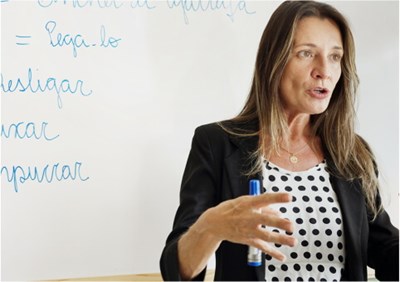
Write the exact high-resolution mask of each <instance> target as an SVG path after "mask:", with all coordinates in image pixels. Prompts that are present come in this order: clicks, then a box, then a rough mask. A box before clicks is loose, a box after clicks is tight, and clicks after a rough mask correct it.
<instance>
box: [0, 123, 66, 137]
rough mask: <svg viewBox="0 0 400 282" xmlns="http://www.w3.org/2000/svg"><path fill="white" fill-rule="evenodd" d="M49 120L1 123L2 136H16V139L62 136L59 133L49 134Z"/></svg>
mask: <svg viewBox="0 0 400 282" xmlns="http://www.w3.org/2000/svg"><path fill="white" fill-rule="evenodd" d="M48 125H49V123H48V122H45V121H43V122H41V123H40V124H36V123H35V122H24V121H21V122H18V123H11V124H9V125H5V124H2V125H1V137H2V138H7V139H8V138H15V139H36V140H40V139H44V140H46V141H53V140H55V139H57V138H58V137H60V135H59V134H57V135H53V136H49V135H48V133H47V126H48Z"/></svg>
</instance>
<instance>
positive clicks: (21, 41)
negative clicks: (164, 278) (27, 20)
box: [15, 35, 32, 46]
mask: <svg viewBox="0 0 400 282" xmlns="http://www.w3.org/2000/svg"><path fill="white" fill-rule="evenodd" d="M15 37H16V38H17V45H19V46H26V45H29V44H30V43H29V42H27V41H29V40H30V39H31V38H32V36H29V35H16V36H15Z"/></svg>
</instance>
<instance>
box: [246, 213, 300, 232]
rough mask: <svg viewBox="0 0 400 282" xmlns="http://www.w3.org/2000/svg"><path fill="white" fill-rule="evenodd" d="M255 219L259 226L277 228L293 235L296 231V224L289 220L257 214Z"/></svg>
mask: <svg viewBox="0 0 400 282" xmlns="http://www.w3.org/2000/svg"><path fill="white" fill-rule="evenodd" d="M253 217H254V220H255V222H257V223H258V225H264V226H269V227H276V228H278V229H282V230H285V231H287V232H290V233H293V231H294V224H293V223H292V222H291V221H290V220H289V219H287V218H282V217H279V216H275V215H271V214H255V215H254V216H253Z"/></svg>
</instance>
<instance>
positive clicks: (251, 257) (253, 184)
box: [247, 179, 261, 266]
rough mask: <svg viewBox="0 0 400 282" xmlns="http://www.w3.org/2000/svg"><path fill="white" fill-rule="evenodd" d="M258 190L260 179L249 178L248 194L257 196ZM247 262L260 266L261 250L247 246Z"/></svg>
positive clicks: (259, 189) (250, 264)
mask: <svg viewBox="0 0 400 282" xmlns="http://www.w3.org/2000/svg"><path fill="white" fill-rule="evenodd" d="M260 191H261V188H260V180H258V179H251V180H250V182H249V195H251V196H258V195H260V193H261V192H260ZM247 264H248V265H249V266H261V251H260V250H259V249H257V248H255V247H252V246H249V251H248V253H247Z"/></svg>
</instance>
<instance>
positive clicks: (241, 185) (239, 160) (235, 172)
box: [224, 135, 260, 198]
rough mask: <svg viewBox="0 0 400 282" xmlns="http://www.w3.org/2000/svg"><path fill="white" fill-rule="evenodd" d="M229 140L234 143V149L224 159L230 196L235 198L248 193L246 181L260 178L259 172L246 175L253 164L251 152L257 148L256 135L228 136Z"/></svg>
mask: <svg viewBox="0 0 400 282" xmlns="http://www.w3.org/2000/svg"><path fill="white" fill-rule="evenodd" d="M229 138H230V140H231V142H232V143H233V144H235V146H236V147H237V150H235V151H234V152H233V153H232V154H231V155H230V156H229V157H227V158H226V159H225V160H224V163H225V167H226V169H227V171H226V173H227V176H228V179H227V180H228V182H229V183H230V188H231V193H232V195H231V196H232V197H233V198H236V197H239V196H243V195H248V193H249V188H248V181H249V180H250V179H253V178H260V175H259V174H255V175H246V174H247V173H248V172H249V171H250V168H251V167H252V166H253V165H254V161H256V160H252V159H251V154H252V153H253V152H254V151H255V150H257V146H258V136H251V137H239V136H233V135H230V136H229Z"/></svg>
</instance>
